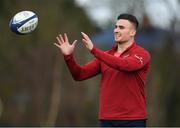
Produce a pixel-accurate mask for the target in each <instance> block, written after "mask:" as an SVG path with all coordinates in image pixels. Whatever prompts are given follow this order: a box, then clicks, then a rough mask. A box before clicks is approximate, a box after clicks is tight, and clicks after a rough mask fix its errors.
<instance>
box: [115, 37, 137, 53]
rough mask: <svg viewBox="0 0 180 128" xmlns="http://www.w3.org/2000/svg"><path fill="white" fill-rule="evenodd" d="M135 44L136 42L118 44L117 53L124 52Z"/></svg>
mask: <svg viewBox="0 0 180 128" xmlns="http://www.w3.org/2000/svg"><path fill="white" fill-rule="evenodd" d="M133 43H134V40H129V41H128V42H122V43H118V47H117V52H118V53H122V52H124V51H125V50H126V49H127V48H128V47H129V46H131V45H132V44H133Z"/></svg>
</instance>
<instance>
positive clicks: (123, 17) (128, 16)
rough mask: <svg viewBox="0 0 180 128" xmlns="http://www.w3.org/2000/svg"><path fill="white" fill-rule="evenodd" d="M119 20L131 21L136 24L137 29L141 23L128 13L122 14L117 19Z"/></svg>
mask: <svg viewBox="0 0 180 128" xmlns="http://www.w3.org/2000/svg"><path fill="white" fill-rule="evenodd" d="M117 19H118V20H119V19H125V20H128V21H130V22H131V23H133V24H134V26H135V27H136V29H137V28H138V25H139V22H138V20H137V18H136V17H135V16H133V15H131V14H127V13H124V14H120V15H119V16H118V18H117Z"/></svg>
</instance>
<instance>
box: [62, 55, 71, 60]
mask: <svg viewBox="0 0 180 128" xmlns="http://www.w3.org/2000/svg"><path fill="white" fill-rule="evenodd" d="M63 56H64V59H65V60H66V61H67V60H69V59H71V58H73V54H69V55H63Z"/></svg>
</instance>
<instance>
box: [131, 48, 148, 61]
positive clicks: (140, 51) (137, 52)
mask: <svg viewBox="0 0 180 128" xmlns="http://www.w3.org/2000/svg"><path fill="white" fill-rule="evenodd" d="M132 54H134V55H140V56H143V58H146V59H148V60H150V59H151V55H150V52H149V51H148V50H147V49H145V48H143V47H141V46H139V45H136V47H135V48H134V49H133V50H132Z"/></svg>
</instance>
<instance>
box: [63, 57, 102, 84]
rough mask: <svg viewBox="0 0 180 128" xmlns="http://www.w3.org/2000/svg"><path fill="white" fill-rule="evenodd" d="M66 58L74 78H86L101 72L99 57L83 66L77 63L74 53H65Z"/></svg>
mask: <svg viewBox="0 0 180 128" xmlns="http://www.w3.org/2000/svg"><path fill="white" fill-rule="evenodd" d="M64 59H65V62H66V64H67V66H68V69H69V71H70V72H71V75H72V77H73V78H74V80H77V81H81V80H85V79H88V78H91V77H93V76H95V75H97V74H98V73H99V72H100V65H99V61H98V60H97V59H93V60H92V61H90V62H88V63H87V64H85V65H83V66H81V65H79V64H77V63H76V61H75V59H74V57H73V55H72V54H71V55H65V56H64Z"/></svg>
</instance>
